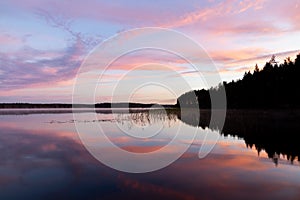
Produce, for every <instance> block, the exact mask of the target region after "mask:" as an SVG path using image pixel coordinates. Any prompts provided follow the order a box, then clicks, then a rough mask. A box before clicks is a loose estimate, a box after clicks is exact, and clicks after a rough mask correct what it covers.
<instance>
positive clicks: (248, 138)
mask: <svg viewBox="0 0 300 200" xmlns="http://www.w3.org/2000/svg"><path fill="white" fill-rule="evenodd" d="M190 112H196V111H190ZM178 118H179V119H181V120H183V121H184V122H185V123H187V124H189V125H191V126H199V127H202V128H206V127H208V126H209V123H210V112H209V111H208V110H202V111H201V117H200V120H199V123H195V121H197V120H195V118H194V116H193V115H188V116H184V117H181V116H180V114H179V115H178ZM299 120H300V113H299V112H298V111H271V110H269V111H239V110H229V111H227V115H226V121H225V124H224V127H223V130H222V133H221V134H223V135H225V136H228V135H231V136H237V137H239V138H242V139H244V140H245V143H246V145H247V147H249V148H252V147H253V148H255V149H256V150H257V153H258V155H259V154H260V152H261V151H262V150H265V151H266V152H267V154H268V156H269V158H272V159H273V161H274V162H275V164H278V158H279V156H280V155H282V156H283V157H284V158H286V159H287V160H290V161H291V163H293V161H294V160H296V159H298V161H300V146H299V142H298V139H297V138H298V133H299V132H300V124H299ZM214 124H217V123H212V125H211V127H213V128H215V129H217V130H218V129H219V127H218V126H214Z"/></svg>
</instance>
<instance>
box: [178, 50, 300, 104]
mask: <svg viewBox="0 0 300 200" xmlns="http://www.w3.org/2000/svg"><path fill="white" fill-rule="evenodd" d="M299 75H300V53H299V54H298V55H297V57H296V59H295V60H294V61H292V60H291V59H290V57H288V58H286V59H285V60H284V63H282V64H278V63H277V62H276V61H275V56H274V55H273V56H272V58H271V60H270V61H268V62H266V64H265V65H264V67H263V69H261V70H260V69H259V67H258V66H257V64H256V65H255V69H254V71H253V73H251V72H250V71H248V72H245V74H244V77H243V78H242V79H240V80H237V81H234V80H233V81H231V82H229V83H227V82H223V83H220V84H219V85H218V86H217V87H212V88H210V89H208V90H205V89H202V90H193V91H189V92H186V93H184V94H183V95H181V96H180V97H178V99H177V104H176V105H177V106H178V107H179V106H180V107H194V106H195V105H197V104H198V106H199V108H208V109H210V108H211V99H210V96H212V95H218V93H220V91H222V90H224V89H225V91H226V98H227V108H232V109H239V108H240V109H248V108H249V109H251V108H259V109H260V108H266V109H268V108H270V109H272V108H300V95H299V86H300V84H299V83H300V82H299V77H298V76H299Z"/></svg>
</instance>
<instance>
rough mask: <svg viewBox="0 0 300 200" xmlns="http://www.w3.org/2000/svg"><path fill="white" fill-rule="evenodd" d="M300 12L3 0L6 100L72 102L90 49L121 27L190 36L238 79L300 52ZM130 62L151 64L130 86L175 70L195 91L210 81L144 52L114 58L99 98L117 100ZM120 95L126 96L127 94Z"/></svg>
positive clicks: (272, 3)
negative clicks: (166, 30)
mask: <svg viewBox="0 0 300 200" xmlns="http://www.w3.org/2000/svg"><path fill="white" fill-rule="evenodd" d="M299 11H300V1H299V0H286V1H282V0H224V1H220V0H201V1H200V0H198V1H196V0H191V1H178V0H166V1H143V0H142V1H128V0H126V1H111V2H110V1H100V0H99V1H96V0H85V1H80V0H74V1H60V0H23V1H19V0H9V1H4V0H1V1H0V44H1V45H0V87H1V89H0V102H62V103H70V102H71V101H72V91H73V83H74V79H75V77H76V73H77V70H78V69H79V67H80V66H81V63H82V61H83V60H84V59H85V57H86V56H87V55H88V54H89V52H91V50H92V49H94V48H95V47H96V46H97V45H98V44H100V43H101V42H102V41H104V40H106V39H108V38H110V37H112V36H114V35H116V34H117V33H120V32H123V31H126V30H130V29H133V28H142V27H161V28H169V29H174V30H176V31H179V32H181V33H183V34H185V35H186V36H188V37H190V38H192V39H193V40H195V41H196V42H197V43H199V45H201V46H202V47H203V48H204V49H205V51H206V52H207V53H208V55H209V56H210V57H211V58H212V60H213V61H214V63H215V65H216V67H217V69H218V71H219V73H220V76H221V78H222V80H224V81H230V80H232V79H238V78H241V77H242V76H243V74H244V72H245V71H248V70H253V68H254V66H255V63H258V65H259V67H260V68H262V67H263V64H264V63H265V62H266V61H268V60H269V59H270V57H271V55H273V54H275V55H276V59H277V60H278V61H280V62H282V61H283V59H284V58H286V57H288V56H290V57H291V58H294V57H295V55H296V54H298V53H299V52H300V12H299ZM133 37H134V36H133ZM157 40H159V38H157ZM174 42H176V41H174ZM149 63H152V64H149ZM153 63H157V65H156V64H153ZM132 66H146V67H144V69H137V70H136V71H134V73H131V74H129V75H128V76H127V77H126V81H124V83H122V84H124V86H126V85H127V84H128V85H130V84H131V83H134V82H136V80H137V79H141V77H143V80H145V81H152V82H155V81H156V80H159V79H162V78H163V79H164V80H166V81H169V82H170V83H173V82H176V80H175V79H174V77H173V78H172V76H171V75H170V70H171V71H176V73H178V74H180V75H181V76H183V77H184V78H185V79H187V80H188V81H190V84H191V89H201V88H203V87H204V88H205V87H209V86H205V85H202V84H201V83H199V82H198V77H197V76H194V72H195V71H194V70H193V69H192V68H191V66H190V65H188V64H187V63H182V62H181V61H179V60H178V58H177V57H176V56H174V55H166V52H154V51H153V50H152V51H151V50H146V51H144V52H135V53H132V54H129V55H127V56H125V57H122V58H120V59H119V60H117V61H116V62H114V63H112V66H111V68H110V70H109V71H108V72H107V74H105V77H104V80H103V84H104V83H105V84H104V85H105V87H103V90H102V91H99V93H98V94H97V98H96V99H97V101H98V102H103V101H110V100H111V94H110V91H111V90H112V89H113V86H114V84H115V83H116V81H118V80H120V77H123V75H124V74H128V72H129V71H128V70H130V69H132ZM164 66H167V68H168V70H165V67H164ZM99 67H102V66H99ZM130 72H131V71H130ZM100 84H102V83H100ZM102 86H103V85H101V87H102ZM174 87H176V86H174ZM123 92H126V91H123ZM178 92H179V93H180V92H181V93H182V92H185V91H183V90H182V91H181V90H180V91H178ZM115 95H116V97H115V101H123V99H122V94H121V93H120V94H115ZM118 95H119V96H118ZM131 100H132V101H137V102H158V103H174V96H172V95H171V94H166V93H165V91H164V89H160V88H159V86H158V85H152V86H151V85H150V86H146V87H145V88H143V91H140V93H139V92H137V93H136V94H134V95H133V97H132V99H131Z"/></svg>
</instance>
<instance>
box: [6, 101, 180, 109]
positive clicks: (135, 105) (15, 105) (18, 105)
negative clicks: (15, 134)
mask: <svg viewBox="0 0 300 200" xmlns="http://www.w3.org/2000/svg"><path fill="white" fill-rule="evenodd" d="M157 106H162V107H165V108H174V107H176V106H175V105H169V104H167V105H159V104H154V103H151V104H144V103H124V102H121V103H97V104H65V103H0V109H39V108H128V107H129V108H151V107H157Z"/></svg>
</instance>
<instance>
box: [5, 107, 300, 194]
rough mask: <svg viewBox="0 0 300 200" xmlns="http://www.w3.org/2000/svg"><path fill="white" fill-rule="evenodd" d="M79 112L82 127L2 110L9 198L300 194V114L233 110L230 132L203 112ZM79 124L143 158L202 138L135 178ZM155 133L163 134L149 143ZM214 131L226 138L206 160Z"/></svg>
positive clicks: (56, 115) (66, 115)
mask: <svg viewBox="0 0 300 200" xmlns="http://www.w3.org/2000/svg"><path fill="white" fill-rule="evenodd" d="M78 115H79V116H80V118H79V119H76V121H74V119H73V115H72V113H70V112H69V111H68V110H64V111H59V112H58V111H54V110H50V111H47V110H36V111H26V110H22V111H9V110H6V111H1V112H0V199H136V198H143V199H154V198H156V199H157V198H160V199H299V198H300V166H299V161H298V160H299V155H300V153H299V152H300V151H299V149H300V143H299V140H297V134H299V130H300V129H299V125H298V122H299V120H298V119H299V114H298V112H296V111H295V112H288V113H287V112H279V111H278V112H266V111H265V112H262V111H261V112H254V111H243V112H241V111H229V112H228V116H227V119H226V123H225V126H224V129H223V131H222V132H220V131H219V130H218V127H217V126H215V127H212V129H209V128H207V127H208V123H209V121H208V119H209V113H201V118H200V119H201V120H200V123H195V120H194V119H193V115H191V117H190V118H188V117H185V118H184V120H183V117H182V116H181V115H180V114H179V113H178V112H170V113H168V114H167V115H165V114H162V113H160V112H151V113H150V114H149V112H147V111H144V110H139V111H134V112H132V113H126V112H123V111H118V112H117V113H116V114H112V113H111V112H110V110H104V111H99V112H98V113H97V114H96V117H97V119H96V120H95V119H91V118H90V117H89V114H88V113H87V112H85V111H84V110H81V111H80V113H79V114H78ZM75 122H76V123H78V124H83V125H84V126H87V127H89V126H92V124H95V123H97V124H99V125H100V126H101V128H102V129H103V131H104V132H105V133H106V135H107V136H108V137H109V139H110V140H111V141H112V142H113V143H114V144H116V145H117V146H119V147H120V148H122V149H124V150H126V151H129V152H135V153H147V152H152V151H156V150H158V149H160V148H162V147H163V146H164V145H166V144H168V143H169V142H170V141H171V140H172V138H173V137H174V134H176V131H177V129H178V128H179V127H180V131H181V132H183V133H184V134H183V136H180V138H179V140H178V144H180V143H185V142H187V141H186V140H187V138H189V137H188V136H189V134H190V133H192V132H195V131H196V133H197V134H196V138H195V140H194V141H193V144H192V145H191V146H190V148H189V149H188V151H186V153H184V154H183V155H182V156H181V157H180V159H178V160H177V161H175V162H174V163H172V164H171V165H169V166H167V167H165V168H163V169H161V170H158V171H154V172H150V173H142V174H131V173H125V172H120V171H117V170H114V169H111V168H109V167H107V166H105V165H103V164H101V163H100V162H99V161H97V160H96V159H95V158H94V157H93V156H91V155H90V154H89V153H88V151H87V150H86V149H85V147H84V146H83V145H82V143H81V141H80V140H79V136H78V134H77V132H76V128H75ZM124 132H126V133H132V134H134V135H136V136H140V137H137V138H133V137H132V136H130V135H128V134H125V133H124ZM154 132H158V133H159V134H156V135H153V136H152V137H150V138H144V137H143V136H149V135H151V134H152V133H154ZM88 134H92V135H93V134H97V133H96V132H91V133H88ZM206 134H207V135H208V140H206V143H209V138H210V137H209V136H210V135H218V136H219V139H218V142H217V144H216V145H215V146H214V148H213V150H212V151H211V152H210V153H209V154H208V155H207V156H206V157H205V158H203V159H199V157H198V153H199V149H200V147H201V146H202V145H203V141H204V138H205V137H204V136H205V135H206ZM104 146H105V144H102V143H101V141H99V143H98V144H97V147H98V148H99V149H100V150H103V151H105V152H106V153H108V154H109V151H107V150H105V147H104ZM174 151H176V145H174ZM115 159H118V157H117V156H116V157H115Z"/></svg>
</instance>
